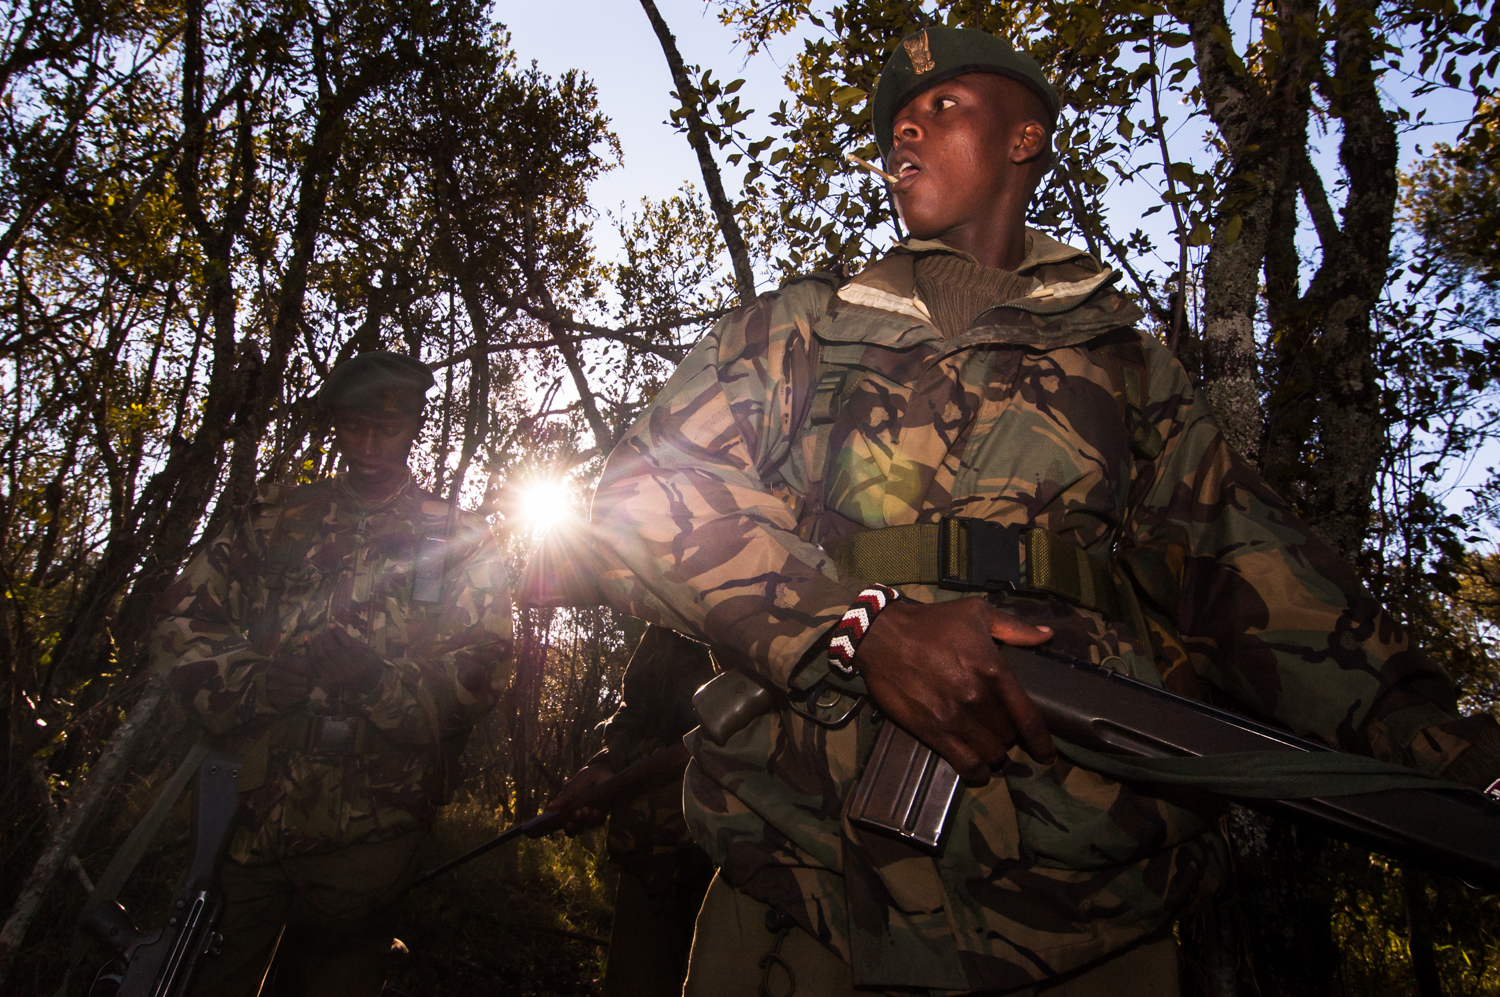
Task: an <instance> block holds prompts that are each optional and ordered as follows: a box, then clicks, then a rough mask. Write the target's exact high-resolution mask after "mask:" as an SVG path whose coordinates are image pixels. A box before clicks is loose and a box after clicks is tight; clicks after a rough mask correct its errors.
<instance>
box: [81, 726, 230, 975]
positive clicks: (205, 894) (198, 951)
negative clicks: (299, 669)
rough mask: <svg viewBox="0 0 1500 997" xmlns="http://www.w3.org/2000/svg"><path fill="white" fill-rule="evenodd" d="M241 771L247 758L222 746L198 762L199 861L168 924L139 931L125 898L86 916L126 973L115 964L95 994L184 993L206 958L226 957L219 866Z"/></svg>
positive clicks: (174, 903) (196, 826)
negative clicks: (222, 751)
mask: <svg viewBox="0 0 1500 997" xmlns="http://www.w3.org/2000/svg"><path fill="white" fill-rule="evenodd" d="M239 776H240V761H239V759H238V758H234V757H231V756H228V755H223V754H219V753H217V752H212V751H211V752H209V753H208V755H207V756H206V757H204V759H203V762H202V764H201V765H199V767H198V781H197V784H196V785H195V786H194V788H193V851H192V859H191V861H190V862H189V864H188V873H187V879H186V880H185V881H184V883H183V885H182V888H181V889H179V890H178V891H177V895H176V896H175V897H174V898H173V900H172V908H171V912H170V914H169V915H168V918H167V923H166V924H165V925H163V926H162V927H161V928H159V929H157V930H156V931H154V932H151V933H149V934H146V933H142V932H139V931H137V930H136V927H135V924H134V922H132V921H131V919H130V915H129V914H128V913H126V911H125V908H123V907H121V906H120V905H119V904H117V903H110V904H105V905H103V906H101V907H100V908H98V909H97V910H94V911H92V912H90V913H89V915H88V916H87V917H86V918H85V920H84V927H86V928H88V930H89V931H90V932H91V933H92V934H93V935H94V936H95V937H96V938H98V939H99V941H100V942H102V943H104V945H106V946H108V947H109V948H110V949H111V950H113V951H114V953H115V955H116V956H117V958H118V960H119V962H123V963H124V969H123V971H122V972H118V973H115V972H109V968H110V967H106V969H105V970H103V971H101V972H100V973H99V975H98V976H97V977H96V978H95V980H94V984H93V986H92V987H91V988H90V990H89V993H90V997H181V995H183V994H186V993H187V991H188V987H189V985H190V984H191V983H192V980H193V974H194V973H195V972H196V971H197V969H198V963H199V960H201V959H202V958H203V957H204V956H205V955H209V956H213V955H218V953H219V946H220V945H222V944H223V941H224V938H223V936H222V935H220V934H219V933H218V932H217V931H216V930H215V928H216V927H217V925H218V923H219V916H220V915H221V914H223V913H224V898H223V896H222V895H221V894H220V892H219V864H220V862H221V860H222V859H223V855H224V849H225V846H226V845H227V844H228V843H229V833H230V831H231V829H232V828H233V826H234V816H235V811H236V810H237V809H238V806H239V797H238V796H237V795H236V792H235V783H236V782H237V781H238V780H239ZM111 987H114V989H111Z"/></svg>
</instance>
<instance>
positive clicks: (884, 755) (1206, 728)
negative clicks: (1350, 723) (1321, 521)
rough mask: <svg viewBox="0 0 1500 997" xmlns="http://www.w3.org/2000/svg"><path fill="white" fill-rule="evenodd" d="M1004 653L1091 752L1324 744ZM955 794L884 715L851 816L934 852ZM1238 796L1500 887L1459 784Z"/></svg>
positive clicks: (1498, 850) (1016, 652)
mask: <svg viewBox="0 0 1500 997" xmlns="http://www.w3.org/2000/svg"><path fill="white" fill-rule="evenodd" d="M1005 660H1006V663H1007V664H1008V665H1009V666H1010V669H1011V671H1012V672H1013V673H1014V674H1015V676H1016V678H1017V680H1019V681H1020V683H1021V686H1022V688H1024V689H1025V690H1026V693H1027V695H1029V696H1030V697H1031V699H1032V701H1033V702H1034V703H1036V705H1037V708H1038V709H1040V710H1041V713H1042V716H1043V718H1045V719H1046V721H1047V728H1048V729H1049V730H1050V731H1052V733H1054V734H1056V735H1057V736H1059V737H1062V738H1066V739H1067V740H1069V741H1072V742H1073V743H1075V744H1078V745H1082V746H1083V747H1085V748H1091V749H1093V750H1095V751H1100V752H1104V753H1108V754H1115V755H1127V756H1134V757H1137V758H1142V757H1144V758H1171V757H1184V756H1203V755H1225V754H1233V753H1237V752H1249V751H1292V752H1320V751H1330V750H1332V749H1330V748H1329V747H1328V746H1327V745H1324V744H1320V743H1318V742H1316V741H1310V740H1307V739H1305V738H1301V737H1297V736H1295V735H1293V734H1289V733H1287V732H1286V731H1283V730H1278V729H1276V728H1275V727H1271V726H1268V725H1266V724H1262V723H1257V722H1256V721H1254V720H1250V719H1247V718H1245V717H1242V716H1239V715H1237V714H1234V713H1230V712H1229V711H1227V710H1220V709H1217V708H1215V707H1212V706H1209V705H1207V704H1205V703H1200V702H1198V701H1196V700H1192V699H1187V698H1185V697H1182V696H1178V695H1175V694H1173V693H1170V692H1167V691H1165V690H1163V689H1158V688H1156V687H1155V686H1151V685H1147V684H1146V683H1144V682H1139V681H1137V680H1135V679H1132V678H1129V677H1127V676H1125V675H1122V674H1120V673H1118V672H1113V671H1110V670H1109V669H1106V668H1100V667H1099V666H1097V665H1093V664H1090V663H1088V662H1085V661H1080V660H1078V659H1076V658H1072V657H1070V656H1067V655H1063V654H1059V653H1057V652H1055V651H1051V650H1049V649H1047V648H1043V647H1033V648H1020V647H1007V648H1006V649H1005ZM961 789H962V787H961V785H960V780H959V777H958V773H957V772H955V771H954V770H953V767H952V766H951V765H949V764H948V763H947V761H945V760H944V759H943V758H942V757H941V756H940V755H938V754H937V753H936V752H934V751H933V750H932V749H931V748H928V747H927V746H926V745H924V744H922V743H921V742H920V741H918V740H917V739H916V738H914V737H912V736H911V735H910V734H909V733H907V732H906V731H904V730H902V729H901V728H900V727H898V726H896V725H895V724H894V723H890V722H887V723H886V724H885V727H884V728H883V729H882V730H881V733H880V737H879V738H878V739H877V741H876V745H875V750H874V753H873V754H872V755H871V758H870V764H869V765H867V766H866V768H865V773H864V775H863V776H862V777H861V779H860V782H859V785H858V786H857V787H856V789H855V793H854V798H853V800H852V801H851V806H850V814H849V819H850V820H851V821H853V822H854V823H856V824H859V825H861V826H864V827H868V828H870V829H872V830H877V831H880V832H882V833H886V834H892V835H895V836H897V837H900V838H902V839H903V840H906V841H909V842H911V843H913V844H916V845H918V846H920V847H924V848H926V849H928V850H934V849H936V848H938V847H939V843H940V841H941V839H942V837H943V832H944V830H945V829H946V826H947V823H948V819H949V817H950V816H951V814H952V812H953V810H954V809H955V807H954V804H955V803H956V801H957V800H958V797H959V795H960V792H961ZM1238 802H1240V803H1242V804H1244V805H1245V806H1248V807H1252V808H1254V809H1257V810H1264V811H1267V812H1270V813H1274V814H1280V815H1282V816H1285V817H1288V818H1291V819H1292V820H1295V821H1297V822H1299V823H1303V824H1309V825H1312V826H1314V827H1317V828H1320V829H1321V830H1323V831H1325V832H1327V833H1328V834H1329V835H1331V836H1332V837H1335V838H1338V839H1340V840H1343V841H1350V842H1354V843H1356V844H1358V845H1362V846H1364V847H1365V848H1368V849H1370V850H1371V851H1374V852H1378V853H1380V854H1382V855H1388V856H1390V857H1392V858H1396V859H1401V860H1404V861H1410V862H1413V863H1415V864H1416V865H1419V866H1422V867H1424V868H1427V869H1430V870H1432V871H1434V872H1440V873H1447V874H1449V875H1453V876H1457V877H1459V878H1460V879H1462V880H1464V881H1465V882H1468V883H1470V884H1472V885H1474V886H1478V887H1482V888H1484V889H1488V890H1500V805H1497V804H1496V803H1495V802H1493V801H1491V800H1489V799H1487V798H1486V797H1485V796H1483V795H1482V794H1479V793H1475V792H1470V791H1466V790H1465V789H1463V788H1462V787H1460V786H1457V785H1455V786H1454V787H1453V790H1452V791H1451V792H1448V791H1445V790H1440V789H1386V790H1381V791H1380V792H1373V793H1361V794H1358V795H1354V796H1325V797H1318V798H1310V799H1297V800H1268V799H1245V800H1240V801H1238Z"/></svg>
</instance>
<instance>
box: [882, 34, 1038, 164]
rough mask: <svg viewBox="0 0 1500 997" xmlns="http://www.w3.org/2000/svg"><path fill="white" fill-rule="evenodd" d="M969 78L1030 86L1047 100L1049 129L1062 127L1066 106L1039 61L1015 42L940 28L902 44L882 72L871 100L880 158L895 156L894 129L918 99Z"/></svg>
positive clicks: (913, 36) (911, 38)
mask: <svg viewBox="0 0 1500 997" xmlns="http://www.w3.org/2000/svg"><path fill="white" fill-rule="evenodd" d="M965 73H995V74H996V75H999V76H1008V77H1010V78H1011V79H1013V80H1015V81H1016V82H1017V83H1021V84H1024V85H1025V86H1026V87H1027V88H1029V89H1030V90H1031V91H1032V92H1033V93H1035V94H1036V95H1037V96H1038V97H1040V98H1041V99H1042V104H1043V106H1045V107H1046V108H1047V113H1049V114H1050V115H1051V116H1052V117H1051V119H1050V120H1049V121H1046V122H1043V123H1044V124H1045V125H1047V127H1048V128H1049V129H1050V128H1056V127H1057V114H1058V111H1059V110H1061V108H1062V102H1061V101H1060V100H1059V99H1058V96H1057V91H1056V90H1054V89H1053V88H1052V84H1051V82H1049V81H1048V79H1047V77H1046V76H1045V75H1044V74H1043V73H1042V67H1041V66H1038V65H1037V63H1036V60H1035V59H1033V58H1032V57H1031V56H1029V55H1026V54H1025V53H1024V52H1017V51H1016V50H1015V49H1013V48H1011V47H1010V42H1008V41H1006V40H1005V39H1004V38H997V37H995V36H994V35H992V34H990V33H989V32H987V31H976V30H975V29H974V28H949V27H945V26H943V25H941V24H934V25H932V26H931V27H926V28H923V29H922V30H921V31H917V32H914V33H913V34H910V35H907V36H906V37H905V38H904V39H902V40H901V44H900V45H897V46H896V51H894V52H892V53H891V57H890V59H889V60H887V61H886V64H885V69H883V70H882V71H881V73H880V83H879V84H878V85H877V86H876V87H875V98H874V100H873V101H871V113H872V115H873V116H874V119H875V143H876V144H877V145H879V146H880V154H881V155H882V156H889V155H890V154H891V142H892V139H891V129H892V127H893V125H894V123H895V120H896V115H897V113H899V112H900V110H901V109H902V108H903V107H905V106H906V105H907V104H908V103H910V102H911V100H912V98H913V97H915V96H917V94H919V93H921V92H922V91H923V90H926V89H927V88H929V87H933V86H936V85H937V84H939V83H941V82H943V81H944V80H951V79H953V77H955V76H962V75H964V74H965Z"/></svg>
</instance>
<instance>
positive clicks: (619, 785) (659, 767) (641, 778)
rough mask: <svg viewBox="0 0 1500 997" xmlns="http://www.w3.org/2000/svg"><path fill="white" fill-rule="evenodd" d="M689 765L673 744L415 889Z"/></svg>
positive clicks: (610, 805)
mask: <svg viewBox="0 0 1500 997" xmlns="http://www.w3.org/2000/svg"><path fill="white" fill-rule="evenodd" d="M687 763H688V749H687V745H686V744H683V743H682V742H681V741H676V742H673V743H672V744H669V745H668V746H667V747H665V748H662V749H661V750H660V751H656V752H653V753H652V754H649V755H647V756H646V757H645V758H642V759H640V760H639V761H637V762H635V763H634V764H632V765H630V766H629V767H627V768H626V769H625V771H623V772H621V773H620V774H619V775H617V776H615V777H614V778H612V779H609V780H608V781H606V782H602V783H600V784H599V785H597V786H595V787H594V788H593V789H590V790H587V791H585V792H582V793H580V794H578V798H577V799H576V800H574V801H573V806H572V808H571V809H570V810H568V812H567V813H557V812H554V811H551V810H548V811H546V812H545V813H540V814H537V815H536V816H535V817H533V818H531V819H530V820H528V821H526V822H525V823H524V824H517V825H515V826H514V827H510V828H507V829H506V830H505V831H503V832H501V833H500V834H498V835H496V836H495V837H493V838H491V839H490V840H489V841H486V842H485V843H484V844H482V845H479V846H477V847H474V848H470V849H469V850H468V851H466V852H464V853H463V854H462V855H460V856H458V857H457V858H452V859H449V860H448V861H447V862H444V863H443V864H442V865H440V866H437V867H435V868H432V869H428V870H427V871H425V872H421V873H418V874H417V878H416V879H414V880H412V882H411V885H412V886H420V885H421V884H423V883H425V882H427V881H428V880H430V879H436V878H437V877H439V876H441V875H442V874H443V873H445V872H451V871H452V870H454V869H457V868H458V867H459V866H461V865H463V864H464V863H465V862H469V861H471V860H473V859H477V858H479V856H481V855H485V854H487V853H489V852H492V851H494V850H495V849H496V848H499V847H500V846H501V845H504V844H507V843H508V842H511V841H514V840H515V839H517V838H519V837H521V836H522V835H523V834H524V835H525V836H526V837H528V838H540V837H542V836H543V835H547V834H551V833H552V832H553V831H557V830H561V829H562V828H563V826H564V825H566V824H567V822H568V817H569V816H570V815H571V814H572V813H573V811H575V810H582V809H584V808H588V809H591V810H612V809H614V808H615V807H617V806H619V805H620V804H621V803H626V802H628V801H630V800H633V799H635V798H636V797H637V796H640V795H641V794H643V793H648V792H650V791H651V790H653V789H656V788H657V787H658V786H661V785H664V784H665V782H666V781H667V780H669V779H671V778H672V777H674V776H676V775H677V774H678V773H680V772H681V771H682V769H683V767H684V766H685V765H687Z"/></svg>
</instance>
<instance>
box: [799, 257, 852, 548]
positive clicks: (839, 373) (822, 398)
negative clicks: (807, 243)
mask: <svg viewBox="0 0 1500 997" xmlns="http://www.w3.org/2000/svg"><path fill="white" fill-rule="evenodd" d="M801 280H816V281H818V282H820V283H823V284H826V285H827V286H828V289H829V294H828V295H827V297H825V298H824V299H823V307H822V310H821V311H819V312H818V313H817V314H815V315H809V316H808V318H809V319H811V322H810V323H809V325H811V324H813V323H816V321H817V320H818V319H820V318H822V317H823V316H824V315H826V314H828V305H829V304H830V303H831V302H832V300H833V298H834V296H835V295H836V294H837V293H838V289H839V288H840V287H841V286H843V285H844V284H846V283H848V280H847V278H845V277H843V276H842V275H841V274H834V273H822V272H820V273H814V274H809V275H807V276H805V277H798V278H793V279H792V280H791V281H788V282H787V283H788V284H790V283H793V282H796V281H801ZM782 286H786V285H782ZM808 352H809V354H810V355H811V358H812V361H813V362H812V364H810V366H812V367H813V369H814V371H815V378H816V379H815V380H814V382H813V389H812V391H810V392H808V394H807V395H806V401H805V402H804V407H803V409H802V410H801V411H798V412H793V413H792V420H791V422H792V439H793V440H794V441H801V443H802V446H803V455H804V459H805V462H806V466H807V493H806V496H805V501H806V508H807V509H809V510H810V511H811V515H812V522H811V527H810V529H808V530H807V533H806V538H807V539H809V540H812V541H814V542H816V541H817V535H818V523H819V521H820V520H821V519H822V515H823V481H824V479H825V478H826V477H827V470H828V439H829V436H830V435H831V434H832V432H833V424H834V422H835V421H836V420H837V419H838V414H839V410H840V409H841V408H842V407H843V405H844V403H845V402H846V401H848V400H849V397H850V396H851V395H852V394H853V393H854V388H855V387H857V386H858V384H859V377H858V376H857V375H856V374H855V372H854V371H853V370H851V369H850V368H848V367H845V366H842V365H835V364H832V363H829V362H828V359H827V358H826V357H825V356H824V355H823V344H822V342H821V341H820V340H819V339H818V337H817V335H816V334H812V335H811V336H810V337H809V342H808Z"/></svg>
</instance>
